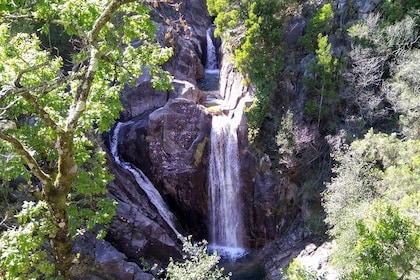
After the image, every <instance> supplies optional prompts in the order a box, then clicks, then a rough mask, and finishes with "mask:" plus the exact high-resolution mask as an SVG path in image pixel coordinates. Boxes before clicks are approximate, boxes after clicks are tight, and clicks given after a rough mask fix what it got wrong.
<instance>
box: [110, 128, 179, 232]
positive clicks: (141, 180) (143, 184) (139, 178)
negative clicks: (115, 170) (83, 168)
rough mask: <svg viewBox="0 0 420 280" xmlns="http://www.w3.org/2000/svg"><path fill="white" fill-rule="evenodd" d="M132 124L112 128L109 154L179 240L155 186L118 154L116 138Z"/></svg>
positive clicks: (167, 209)
mask: <svg viewBox="0 0 420 280" xmlns="http://www.w3.org/2000/svg"><path fill="white" fill-rule="evenodd" d="M132 123H133V122H126V123H121V122H119V123H117V124H116V125H115V128H114V133H113V134H112V137H111V139H110V142H111V144H110V146H111V154H112V156H113V157H114V160H115V162H116V163H117V164H118V165H119V166H121V167H122V168H123V169H125V170H127V171H129V172H130V173H131V174H132V175H133V176H134V178H135V179H136V182H137V184H138V185H139V187H140V188H141V189H142V190H143V191H144V192H145V193H146V195H147V197H148V198H149V200H150V202H151V203H152V204H153V205H154V206H155V207H156V210H157V211H158V213H159V214H160V216H161V217H162V218H163V220H164V221H165V222H166V223H167V224H168V225H169V227H170V228H171V229H172V230H173V232H174V233H175V234H176V236H177V237H178V238H181V237H182V235H181V234H180V233H179V232H178V231H177V229H176V227H175V225H174V216H173V215H172V213H171V212H170V211H169V208H168V206H167V205H166V203H165V201H164V200H163V198H162V196H161V195H160V194H159V192H158V191H157V190H156V188H155V186H154V185H153V184H152V182H150V180H149V179H148V178H147V177H146V175H144V173H143V172H142V171H141V170H140V169H139V168H137V167H135V166H133V165H132V164H130V163H128V162H125V161H122V160H121V158H120V155H119V153H118V136H119V133H120V130H121V129H122V128H123V127H124V126H126V125H130V124H132Z"/></svg>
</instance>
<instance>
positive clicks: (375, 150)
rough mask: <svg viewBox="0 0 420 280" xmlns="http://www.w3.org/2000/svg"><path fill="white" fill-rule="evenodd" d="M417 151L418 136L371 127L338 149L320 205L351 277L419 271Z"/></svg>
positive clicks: (341, 262)
mask: <svg viewBox="0 0 420 280" xmlns="http://www.w3.org/2000/svg"><path fill="white" fill-rule="evenodd" d="M419 157H420V142H419V141H418V140H417V141H416V140H407V139H406V140H401V139H398V138H397V136H396V135H395V134H392V135H387V134H383V133H379V134H374V133H373V132H372V131H370V132H368V133H367V134H366V135H365V138H364V139H362V140H357V141H354V142H353V143H352V144H351V145H350V147H348V148H347V149H345V150H343V151H341V152H339V153H337V154H336V156H335V159H336V160H337V161H338V162H339V165H338V166H337V167H336V168H335V170H334V172H335V178H333V179H332V182H331V183H329V184H327V189H326V191H325V193H324V199H325V201H324V207H325V210H326V212H327V219H326V221H327V222H328V223H329V224H330V225H331V226H333V227H332V228H331V230H330V234H331V235H332V236H333V237H334V238H335V239H336V240H337V245H338V249H337V251H336V253H335V255H334V261H335V262H336V264H338V265H339V266H340V267H341V268H342V269H343V271H344V272H345V273H347V274H348V273H352V277H351V278H350V279H385V278H383V277H384V276H385V275H388V276H389V277H391V276H392V275H394V276H395V277H394V278H392V277H391V278H386V279H416V278H418V277H416V276H414V278H408V276H407V277H403V278H401V276H402V275H408V274H410V273H414V274H413V275H417V276H418V273H417V272H416V271H418V267H419V265H420V264H419V263H413V266H411V264H412V261H414V260H413V259H414V257H413V256H415V255H416V254H418V253H419V249H420V248H419V245H420V244H419V242H418V240H419V238H420V236H418V227H419V225H420V219H419V217H420V216H419V211H420V207H419V206H420V190H419V185H420V168H419V164H418V162H419V160H418V159H419ZM361 214H362V216H363V217H361ZM416 232H417V235H415V234H414V233H416ZM395 234H397V235H398V236H396V235H395ZM413 234H414V235H413ZM407 238H408V239H407ZM412 238H414V239H412ZM416 240H417V241H416ZM416 242H417V243H416ZM402 248H404V249H402ZM407 264H409V265H410V266H411V267H410V268H409V269H408V270H407V271H405V272H403V273H401V272H400V269H405V268H403V266H406V265H407ZM415 267H417V268H415ZM415 273H417V274H415Z"/></svg>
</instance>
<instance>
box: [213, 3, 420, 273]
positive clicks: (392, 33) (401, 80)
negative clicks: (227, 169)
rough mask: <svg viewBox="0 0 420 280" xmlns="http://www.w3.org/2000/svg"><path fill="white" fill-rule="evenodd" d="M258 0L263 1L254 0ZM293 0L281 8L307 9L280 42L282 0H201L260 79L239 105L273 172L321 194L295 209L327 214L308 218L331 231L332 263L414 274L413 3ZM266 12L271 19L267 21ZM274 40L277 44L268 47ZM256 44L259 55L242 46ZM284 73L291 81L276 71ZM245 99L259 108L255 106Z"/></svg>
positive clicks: (417, 250) (418, 238)
mask: <svg viewBox="0 0 420 280" xmlns="http://www.w3.org/2000/svg"><path fill="white" fill-rule="evenodd" d="M260 2H261V3H262V2H264V1H257V2H256V4H255V5H258V4H259V3H260ZM265 2H266V1H265ZM292 2H293V1H291V2H289V3H288V4H289V5H290V8H289V10H288V11H289V12H290V11H295V12H296V13H297V14H299V13H301V14H300V15H302V14H304V15H305V16H306V17H307V18H308V20H307V22H306V25H305V29H304V34H303V36H301V37H300V38H299V40H298V41H297V44H296V45H295V46H290V48H289V46H285V45H283V44H282V43H280V42H282V41H284V35H285V32H284V28H285V27H286V26H287V24H288V19H289V18H288V17H287V15H290V14H288V13H287V12H285V10H286V9H284V10H283V11H282V12H278V13H276V12H275V10H276V9H278V7H280V6H276V5H275V4H273V3H272V5H270V7H269V8H266V9H263V10H259V12H260V13H259V14H258V15H259V17H254V14H253V13H252V11H253V10H252V9H250V7H251V6H252V5H250V4H249V3H248V2H247V1H233V0H232V1H222V0H219V1H208V5H209V9H210V10H211V11H212V12H213V13H214V14H215V15H216V16H217V17H216V24H217V26H218V30H219V32H220V33H223V36H225V37H226V38H225V39H226V40H228V41H231V42H233V43H232V45H233V47H234V49H235V55H236V61H235V62H236V64H237V67H238V68H239V69H240V70H241V71H242V72H243V73H244V74H245V75H248V77H249V81H250V83H253V84H254V85H255V86H256V88H257V91H258V92H257V94H256V102H255V103H254V104H253V105H252V106H251V108H250V109H251V110H250V114H249V115H248V116H249V122H250V127H251V128H259V129H260V134H261V135H263V136H262V139H263V140H262V141H260V142H256V146H255V147H254V148H256V150H257V152H258V154H260V155H264V154H266V155H264V156H267V155H269V156H270V159H271V161H274V162H276V161H278V163H279V164H278V165H276V164H274V165H273V166H272V167H271V168H272V169H277V172H279V174H280V175H279V177H282V180H283V181H282V182H284V180H290V181H291V182H293V183H295V184H297V185H298V187H299V190H300V197H299V199H300V203H301V206H300V207H301V208H302V210H303V208H304V205H305V203H306V204H307V203H308V202H309V205H310V206H311V207H318V206H316V205H320V201H321V200H322V201H323V207H324V209H325V213H322V212H316V211H311V213H312V214H311V215H312V216H311V217H310V218H307V219H306V220H304V221H305V223H306V224H307V225H309V224H310V223H311V221H314V220H320V219H323V218H326V219H325V221H326V224H325V227H321V228H319V227H317V231H316V233H318V234H319V233H322V232H323V231H325V230H327V229H328V231H327V233H328V234H329V235H330V236H331V237H332V238H334V239H336V240H337V243H338V249H337V252H336V254H335V255H334V260H333V263H334V264H335V265H336V266H337V268H338V269H340V271H341V273H342V275H343V277H347V278H346V279H348V278H350V279H416V278H418V277H419V264H420V260H419V258H418V255H419V254H420V235H419V229H420V228H419V226H420V221H419V220H418V216H419V213H420V206H419V205H420V199H419V195H420V193H419V186H420V181H419V178H420V177H419V176H420V170H419V169H418V163H419V157H420V150H419V148H420V143H419V139H420V130H419V127H420V123H419V119H420V107H419V106H420V99H419V98H420V92H419V84H420V82H419V79H418V77H419V76H420V68H419V67H418V63H417V61H418V59H419V44H420V34H419V24H420V16H419V15H420V12H419V8H420V7H419V3H418V1H403V2H400V1H384V2H383V3H381V5H379V6H378V7H376V8H375V10H374V12H373V13H372V14H369V15H367V16H365V17H361V16H360V15H358V14H357V11H358V10H357V9H358V7H356V6H351V5H348V6H343V7H341V6H339V5H334V4H336V3H335V2H329V1H328V2H327V1H325V2H324V3H321V4H319V5H315V4H313V3H312V4H311V3H308V4H306V5H305V4H301V3H299V2H298V1H294V2H293V3H292ZM279 3H280V5H281V4H284V3H285V2H282V1H277V3H276V4H279ZM266 4H267V3H266ZM277 15H278V16H277ZM267 17H268V18H270V20H268V21H271V24H273V25H271V26H270V25H269V24H267V21H266V19H267ZM255 18H258V20H255ZM273 18H276V19H281V22H276V20H273ZM251 22H253V23H254V24H251ZM240 23H245V24H244V25H241V24H240ZM276 24H278V25H276ZM241 26H244V27H245V30H243V29H241ZM268 26H269V28H271V29H270V30H273V31H274V30H276V28H277V27H276V26H278V29H279V30H280V31H279V33H276V35H278V36H280V37H277V36H274V37H273V36H272V34H271V33H270V32H268V31H267V30H266V29H265V28H266V27H268ZM238 34H239V35H238ZM255 38H258V40H259V42H262V43H257V42H256V41H254V39H255ZM282 38H283V39H282ZM271 44H273V45H276V46H277V48H278V49H280V50H277V51H276V52H274V55H273V56H272V57H269V58H267V59H265V58H264V57H265V56H266V55H267V54H269V52H267V53H266V52H265V50H270V46H271ZM265 47H267V49H264V48H265ZM293 47H296V49H292V48H293ZM261 49H262V51H261ZM258 52H259V53H258ZM256 53H258V55H259V57H258V58H250V57H249V56H248V55H251V56H255V55H256ZM285 54H286V55H287V57H283V56H284V55H285ZM247 63H250V64H247ZM285 63H286V64H285ZM268 64H270V65H268ZM284 66H286V67H284ZM290 76H292V78H293V79H294V80H293V81H294V83H295V84H294V88H293V90H292V91H288V89H285V87H284V86H283V84H284V83H285V82H284V81H283V80H282V79H283V78H285V77H286V78H288V77H290ZM273 78H274V81H273ZM262 81H264V83H265V85H264V86H261V85H260V83H261V82H262ZM300 85H301V86H302V87H299V86H300ZM261 101H263V102H261ZM302 105H303V106H302ZM253 108H264V109H263V110H260V109H258V115H254V113H253V112H252V109H253ZM276 132H277V133H276ZM270 139H273V140H270ZM273 142H275V143H276V144H277V145H278V148H277V151H278V153H277V155H276V153H275V149H273V144H272V143H273ZM326 147H328V148H326ZM331 151H332V154H333V157H332V158H330V157H329V153H330V152H331ZM265 161H266V160H265ZM333 166H335V167H333ZM332 167H333V168H332ZM301 168H304V169H305V171H302V170H300V169H301ZM264 170H265V171H266V169H264ZM309 170H310V172H308V171H309ZM313 172H316V173H317V174H311V173H313ZM295 173H298V174H300V175H301V176H300V177H298V176H296V175H295ZM279 180H280V179H279ZM324 189H325V191H324V192H323V193H322V195H321V194H320V192H321V191H322V190H324ZM321 196H322V197H321ZM279 207H280V206H279ZM305 207H306V206H305ZM312 209H314V208H312ZM306 211H307V210H306ZM313 229H314V228H313ZM291 270H293V271H295V272H294V273H295V274H294V275H293V273H292V272H290V271H289V272H290V273H291V274H290V275H289V276H290V277H291V279H301V278H299V277H298V276H297V274H299V273H300V275H306V274H305V272H304V271H302V270H301V269H300V268H299V269H296V267H294V268H292V269H291ZM296 273H297V274H296ZM309 274H310V273H309ZM309 274H308V275H309ZM311 275H312V274H311ZM293 277H297V278H293ZM311 277H312V276H311ZM313 277H315V276H313Z"/></svg>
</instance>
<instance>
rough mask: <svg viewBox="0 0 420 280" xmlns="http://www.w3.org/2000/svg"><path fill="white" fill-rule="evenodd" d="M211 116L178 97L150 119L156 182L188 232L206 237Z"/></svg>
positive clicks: (151, 146) (150, 143)
mask: <svg viewBox="0 0 420 280" xmlns="http://www.w3.org/2000/svg"><path fill="white" fill-rule="evenodd" d="M210 121H211V117H210V115H208V114H207V113H206V111H205V110H204V108H203V107H202V106H199V105H197V104H196V103H195V102H194V101H192V100H188V99H185V98H175V99H172V100H171V101H169V102H168V103H167V104H166V105H165V106H164V107H162V108H160V109H158V110H156V111H154V112H153V113H152V114H151V115H150V117H149V129H148V143H149V156H150V160H151V162H152V168H153V171H154V172H153V173H154V174H153V176H154V178H155V182H156V183H158V185H159V186H160V190H161V193H162V194H163V195H164V196H165V197H166V198H167V201H168V202H169V204H170V205H171V206H172V209H173V210H174V211H175V212H176V213H177V214H178V216H179V218H180V220H182V221H183V225H184V226H185V227H187V228H188V229H189V230H188V232H189V233H196V234H198V236H201V237H206V235H205V233H206V228H207V226H206V217H207V172H206V170H207V162H206V159H207V154H208V141H209V137H208V136H209V133H210V126H211V123H210Z"/></svg>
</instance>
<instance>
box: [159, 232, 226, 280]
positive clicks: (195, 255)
mask: <svg viewBox="0 0 420 280" xmlns="http://www.w3.org/2000/svg"><path fill="white" fill-rule="evenodd" d="M182 250H183V251H184V253H185V255H184V256H183V259H184V261H183V262H175V261H174V260H173V259H172V258H171V259H170V262H169V265H168V267H167V268H166V276H167V277H166V278H165V279H168V280H228V279H229V275H230V274H229V275H227V276H226V275H223V270H224V269H223V268H219V267H218V265H217V263H218V262H219V260H220V257H219V256H218V255H217V252H216V251H214V252H213V253H212V254H210V255H209V254H207V242H206V241H204V240H203V241H202V242H199V243H196V244H194V243H193V242H192V241H191V236H189V237H187V238H185V239H184V242H183V249H182Z"/></svg>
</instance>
